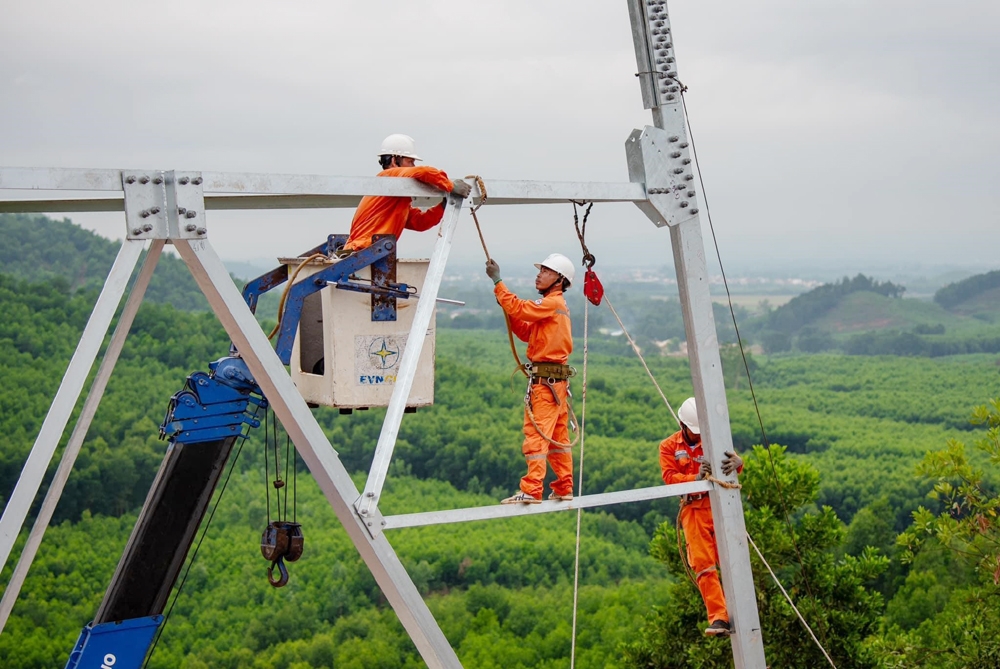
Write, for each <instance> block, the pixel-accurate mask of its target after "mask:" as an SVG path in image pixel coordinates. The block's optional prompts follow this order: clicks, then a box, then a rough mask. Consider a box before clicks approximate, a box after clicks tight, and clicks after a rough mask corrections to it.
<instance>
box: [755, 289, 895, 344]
mask: <svg viewBox="0 0 1000 669" xmlns="http://www.w3.org/2000/svg"><path fill="white" fill-rule="evenodd" d="M905 290H906V288H904V287H903V286H898V285H896V284H894V283H892V282H890V281H885V282H879V281H875V280H874V279H871V278H869V277H867V276H865V275H864V274H858V275H857V276H856V277H854V278H853V279H849V278H847V277H844V278H843V279H842V280H841V281H837V282H835V283H826V284H823V285H822V286H819V287H818V288H813V289H812V290H810V291H809V292H807V293H803V294H802V295H798V296H796V297H794V298H792V299H791V300H789V301H788V302H787V303H786V304H783V305H782V306H780V307H778V308H777V309H775V310H774V311H772V312H771V313H769V314H767V315H765V316H764V317H763V318H762V320H761V322H760V324H759V325H760V329H762V330H769V331H773V332H780V333H783V334H786V335H793V334H796V333H797V332H799V331H800V330H801V329H802V328H804V327H809V326H812V325H814V324H815V322H816V321H817V320H819V319H821V318H823V317H824V316H826V315H827V314H828V313H829V312H830V311H831V310H833V309H835V308H837V307H839V306H840V305H841V303H842V302H843V300H844V298H846V297H847V296H849V295H852V294H854V293H871V294H874V295H877V296H882V297H885V298H893V299H896V298H900V297H902V295H903V292H904V291H905ZM866 317H867V316H863V318H866Z"/></svg>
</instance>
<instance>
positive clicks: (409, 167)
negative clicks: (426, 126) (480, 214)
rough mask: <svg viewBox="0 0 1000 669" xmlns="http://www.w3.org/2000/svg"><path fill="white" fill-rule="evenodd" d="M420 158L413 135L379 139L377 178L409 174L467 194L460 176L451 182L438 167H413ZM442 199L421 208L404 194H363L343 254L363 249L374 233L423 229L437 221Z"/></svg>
mask: <svg viewBox="0 0 1000 669" xmlns="http://www.w3.org/2000/svg"><path fill="white" fill-rule="evenodd" d="M418 160H422V158H421V157H420V156H418V155H417V148H416V145H415V144H414V142H413V138H412V137H410V136H409V135H389V136H388V137H386V138H385V140H383V141H382V146H381V148H379V152H378V162H379V165H381V166H382V171H381V172H379V173H378V176H380V177H410V178H412V179H416V180H417V181H420V182H422V183H425V184H427V185H428V186H433V187H434V188H437V189H438V190H441V191H444V192H445V193H454V194H455V195H458V196H459V197H462V198H465V197H468V196H469V193H470V192H471V190H472V189H471V187H470V186H469V184H467V183H465V182H464V181H462V180H461V179H455V181H452V180H451V179H449V178H448V175H447V174H445V173H444V172H443V171H442V170H439V169H437V168H436V167H431V166H429V165H421V166H420V167H417V166H416V161H418ZM443 214H444V202H443V201H442V202H441V204H439V205H436V206H434V207H431V208H430V209H428V210H427V211H421V210H420V209H417V208H416V207H414V206H412V204H411V201H410V198H408V197H390V196H387V195H366V196H365V197H363V198H362V199H361V204H359V205H358V210H357V211H356V212H354V220H353V221H351V234H350V236H349V237H348V239H347V243H346V244H344V253H345V255H346V253H348V252H353V251H359V250H361V249H366V248H368V247H369V246H371V245H372V236H374V235H394V236H395V237H396V239H399V235H400V234H402V232H403V230H416V231H418V232H423V231H424V230H430V229H431V228H433V227H434V226H435V225H437V224H438V223H440V222H441V216H442V215H443Z"/></svg>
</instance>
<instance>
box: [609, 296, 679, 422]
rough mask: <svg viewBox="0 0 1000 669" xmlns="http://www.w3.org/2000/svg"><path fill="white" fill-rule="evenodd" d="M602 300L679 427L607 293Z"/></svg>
mask: <svg viewBox="0 0 1000 669" xmlns="http://www.w3.org/2000/svg"><path fill="white" fill-rule="evenodd" d="M604 301H605V302H606V303H607V305H608V309H610V310H611V313H612V314H614V315H615V320H616V321H618V326H619V327H620V328H621V329H622V333H623V334H624V335H625V338H626V339H628V343H629V344H631V345H632V350H633V351H635V354H636V355H637V356H639V362H641V363H642V366H643V367H644V368H645V369H646V373H647V374H649V378H650V380H651V381H652V382H653V385H654V386H656V392H658V393H660V397H662V398H663V403H664V404H666V405H667V409H668V410H669V411H670V415H671V416H673V417H674V420H675V421H676V422H677V427H680V426H681V421H680V419H679V418H677V414H676V413H674V408H673V407H672V406H670V401H669V400H668V399H667V396H666V395H664V394H663V390H662V389H661V388H660V384H659V383H657V382H656V377H654V376H653V372H651V371H650V370H649V365H647V364H646V361H645V359H643V357H642V352H641V351H640V350H639V347H638V346H636V345H635V342H634V341H633V340H632V335H630V334H629V333H628V330H627V329H626V328H625V324H624V323H622V319H621V318H619V316H618V312H617V311H615V308H614V307H613V306H611V300H609V299H608V295H607V293H605V294H604Z"/></svg>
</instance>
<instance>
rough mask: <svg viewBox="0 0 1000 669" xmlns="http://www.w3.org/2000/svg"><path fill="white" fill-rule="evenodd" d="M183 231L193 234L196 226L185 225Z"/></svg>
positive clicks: (192, 224)
mask: <svg viewBox="0 0 1000 669" xmlns="http://www.w3.org/2000/svg"><path fill="white" fill-rule="evenodd" d="M184 229H185V230H187V231H188V232H194V231H195V230H197V229H198V226H197V225H195V224H194V223H188V224H187V225H185V226H184Z"/></svg>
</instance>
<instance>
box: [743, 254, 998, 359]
mask: <svg viewBox="0 0 1000 669" xmlns="http://www.w3.org/2000/svg"><path fill="white" fill-rule="evenodd" d="M904 291H905V288H904V287H903V286H899V285H896V284H893V283H891V282H888V281H886V282H879V281H876V280H874V279H871V278H869V277H866V276H864V275H863V274H859V275H857V276H856V277H854V278H853V279H849V278H846V277H845V278H844V279H843V280H842V281H838V282H836V283H832V284H824V285H822V286H820V287H818V288H815V289H813V290H811V291H809V292H807V293H803V294H802V295H799V296H797V297H795V298H793V299H792V300H790V301H789V302H788V303H787V304H784V305H782V306H781V307H778V308H777V309H774V310H773V311H771V312H770V313H768V314H766V315H764V316H761V317H758V318H756V319H754V320H752V321H751V322H750V323H749V324H748V328H747V331H748V332H749V333H750V334H751V336H753V337H754V339H755V340H756V341H757V342H758V343H760V344H761V345H762V346H763V348H764V349H765V350H766V351H768V352H772V353H775V352H781V351H789V350H798V351H802V352H807V353H814V352H819V351H827V350H835V349H836V350H843V351H845V352H847V353H853V354H858V355H929V356H939V355H952V354H958V353H977V352H984V353H994V352H1000V328H998V327H996V326H994V325H993V324H994V323H1000V272H990V273H988V274H982V275H978V276H975V277H970V278H968V279H965V280H963V281H959V282H956V283H954V284H951V285H950V286H946V287H945V288H942V289H941V290H940V291H938V294H937V295H936V296H935V300H934V301H933V302H930V301H926V300H918V299H903V297H902V296H903V292H904Z"/></svg>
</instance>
